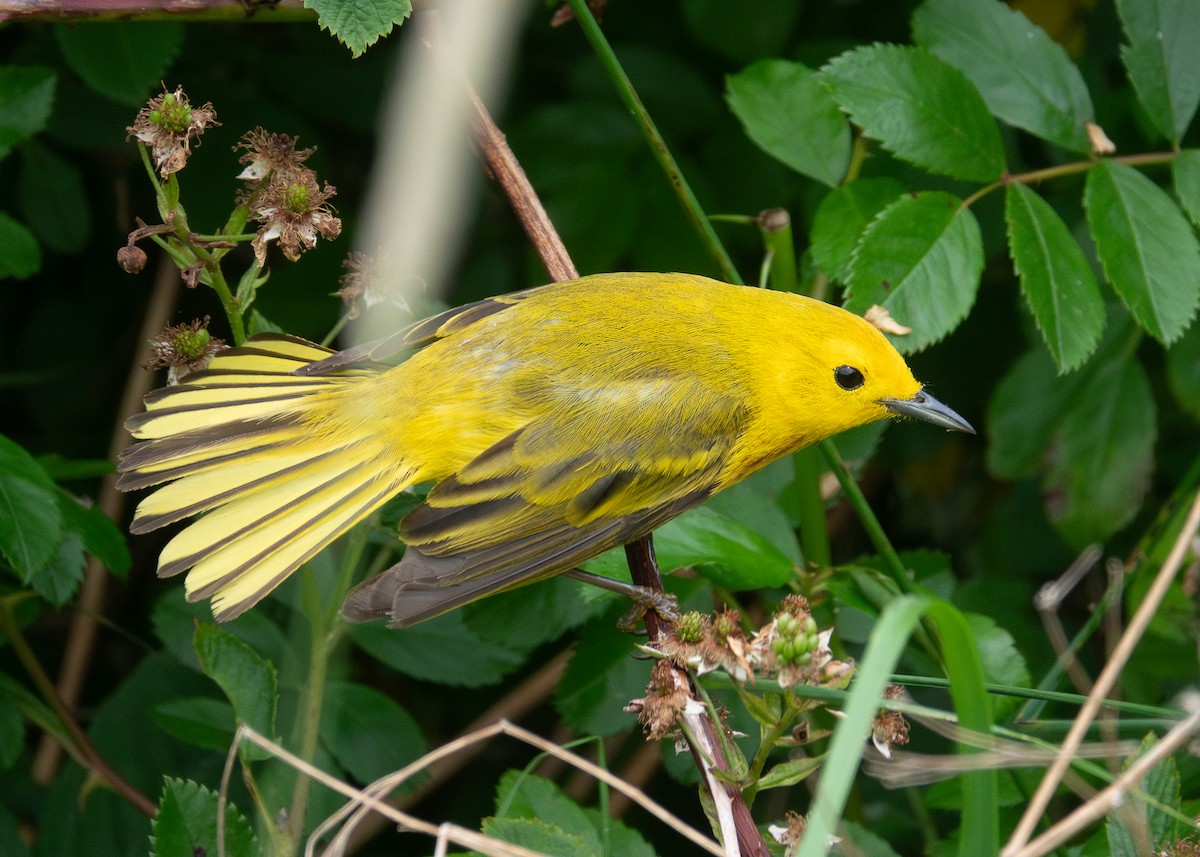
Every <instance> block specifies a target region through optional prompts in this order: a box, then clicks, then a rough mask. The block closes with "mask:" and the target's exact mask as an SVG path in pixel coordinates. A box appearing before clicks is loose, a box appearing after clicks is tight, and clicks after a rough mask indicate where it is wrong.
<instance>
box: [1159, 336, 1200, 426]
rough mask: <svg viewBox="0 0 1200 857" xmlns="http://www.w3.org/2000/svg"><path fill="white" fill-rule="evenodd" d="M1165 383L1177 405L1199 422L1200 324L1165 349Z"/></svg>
mask: <svg viewBox="0 0 1200 857" xmlns="http://www.w3.org/2000/svg"><path fill="white" fill-rule="evenodd" d="M1167 381H1168V383H1170V385H1171V392H1172V393H1174V394H1175V398H1176V399H1178V400H1179V403H1180V404H1181V405H1183V406H1184V407H1185V408H1186V409H1187V410H1188V411H1189V412H1190V413H1191V415H1192V416H1193V417H1194V418H1195V419H1197V420H1200V324H1193V325H1192V326H1191V327H1190V328H1189V329H1188V332H1187V333H1185V334H1184V335H1183V336H1181V337H1180V338H1179V339H1177V340H1176V341H1175V343H1174V344H1173V345H1172V346H1171V347H1170V348H1169V349H1167Z"/></svg>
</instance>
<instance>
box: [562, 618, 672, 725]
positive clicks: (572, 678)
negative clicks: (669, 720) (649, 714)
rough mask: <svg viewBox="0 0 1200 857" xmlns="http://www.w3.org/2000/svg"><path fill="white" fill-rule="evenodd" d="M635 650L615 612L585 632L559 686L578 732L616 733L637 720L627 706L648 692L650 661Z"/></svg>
mask: <svg viewBox="0 0 1200 857" xmlns="http://www.w3.org/2000/svg"><path fill="white" fill-rule="evenodd" d="M630 654H631V641H630V638H629V635H628V634H626V633H624V632H622V631H620V630H618V629H617V627H616V623H615V622H614V621H613V618H612V617H611V616H607V615H606V616H602V617H601V618H599V619H596V620H595V621H593V622H591V623H589V624H588V625H587V627H586V628H584V630H583V631H582V632H581V634H580V638H579V644H578V645H577V646H576V648H575V652H574V654H573V655H572V656H571V661H570V663H568V664H567V669H566V671H565V672H564V673H563V677H562V680H561V681H559V683H558V687H556V688H555V691H554V702H555V706H556V707H557V709H558V712H559V714H561V715H562V717H563V719H564V720H565V721H566V722H567V724H568V725H569V726H570V727H571V728H572V729H574V730H575V731H576V732H580V733H582V734H587V735H615V734H616V733H618V732H623V731H625V730H627V729H629V728H631V727H632V726H634V724H635V723H636V722H637V721H636V719H635V718H634V717H633V715H631V714H626V713H624V712H623V711H622V709H624V707H625V705H626V704H627V703H628V702H629V700H631V699H637V698H639V697H643V696H645V695H646V682H647V681H648V680H649V678H650V665H649V664H648V663H647V662H646V661H642V660H636V659H634V658H632V657H630Z"/></svg>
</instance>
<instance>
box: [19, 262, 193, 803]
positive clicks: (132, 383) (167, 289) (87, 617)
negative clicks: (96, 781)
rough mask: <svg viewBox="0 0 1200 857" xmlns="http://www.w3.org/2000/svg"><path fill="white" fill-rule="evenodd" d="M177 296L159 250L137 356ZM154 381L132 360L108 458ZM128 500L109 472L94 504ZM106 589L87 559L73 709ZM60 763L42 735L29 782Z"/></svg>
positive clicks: (68, 694)
mask: <svg viewBox="0 0 1200 857" xmlns="http://www.w3.org/2000/svg"><path fill="white" fill-rule="evenodd" d="M178 294H179V268H178V267H177V266H176V265H175V263H174V262H173V261H172V260H171V258H170V257H169V256H167V255H166V254H163V255H162V256H161V257H160V258H159V262H158V265H157V267H156V268H155V271H154V286H153V289H152V291H151V293H150V304H149V305H148V306H147V307H146V315H145V317H144V318H143V319H142V327H141V330H139V331H138V345H139V350H138V354H139V356H144V354H143V351H144V349H143V348H142V346H144V345H145V343H146V342H147V341H148V340H150V339H153V338H154V335H155V334H157V333H158V332H159V331H160V330H162V329H163V328H164V327H166V326H167V321H168V320H169V319H170V317H171V311H172V310H173V309H174V308H175V298H176V296H177V295H178ZM153 382H154V374H153V373H152V372H147V371H146V370H145V369H143V368H142V366H141V362H140V360H139V359H136V358H135V359H134V361H133V363H132V365H131V366H130V367H129V375H128V376H127V377H126V379H125V390H124V392H122V394H121V403H120V404H119V405H118V406H117V423H116V425H115V426H113V433H112V438H111V439H110V440H109V443H108V460H109V461H116V460H117V456H118V455H120V454H121V451H122V450H123V449H125V447H127V446H129V444H130V443H132V440H133V439H132V438H131V437H130V436H129V432H127V431H125V419H126V418H127V417H129V416H132V415H133V414H136V413H137V412H138V411H140V410H141V409H142V398H143V397H144V396H145V395H146V394H147V393H149V392H150V387H151V386H152V385H153ZM127 498H128V495H127V494H125V493H123V492H121V491H118V490H117V477H116V475H115V474H112V475H109V476H106V477H105V478H104V481H103V482H102V483H101V484H100V496H99V498H98V500H97V504H98V505H99V507H100V511H102V512H104V514H105V515H107V516H108V517H109V519H111V520H113V521H119V520H120V519H121V515H122V514H123V513H124V511H125V504H126V502H127ZM107 589H108V570H107V569H106V568H105V567H104V565H103V563H101V562H100V561H99V560H98V559H96V558H95V557H94V556H92V557H88V563H87V570H86V571H85V572H84V576H83V587H82V589H81V590H80V592H79V601H78V602H77V603H76V605H75V612H74V615H73V616H72V617H71V628H70V630H69V631H68V633H67V642H66V646H65V648H64V650H63V662H62V666H61V667H60V668H59V672H58V683H57V692H58V698H59V699H60V700H61V701H62V704H63V706H65V707H66V709H67V710H68V711H74V710H75V708H76V706H78V705H79V696H80V694H81V693H82V691H83V685H84V679H85V678H86V677H87V672H88V668H89V667H90V666H91V664H92V654H93V653H94V652H95V650H96V633H97V631H98V629H99V625H98V624H97V622H96V616H97V615H98V614H99V613H100V612H101V611H102V609H103V607H104V595H105V592H106V591H107ZM61 762H62V747H61V746H60V745H59V743H58V742H57V741H56V740H54V738H53V737H52V736H50V735H43V736H42V739H41V743H40V744H39V745H38V750H37V755H36V756H35V757H34V760H33V771H32V776H33V780H34V782H37V783H41V784H42V785H45V784H47V783H49V782H50V781H51V780H53V779H54V777H55V776H56V775H57V774H58V766H59V764H60V763H61Z"/></svg>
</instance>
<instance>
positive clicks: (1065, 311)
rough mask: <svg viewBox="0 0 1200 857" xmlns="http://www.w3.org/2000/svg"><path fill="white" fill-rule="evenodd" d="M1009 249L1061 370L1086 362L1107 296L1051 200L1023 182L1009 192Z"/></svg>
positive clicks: (1096, 337) (1100, 326)
mask: <svg viewBox="0 0 1200 857" xmlns="http://www.w3.org/2000/svg"><path fill="white" fill-rule="evenodd" d="M1004 212H1005V218H1006V219H1007V221H1008V247H1009V252H1010V253H1011V254H1012V259H1013V266H1014V267H1015V268H1016V271H1017V274H1018V275H1019V276H1020V278H1021V290H1022V291H1023V292H1024V293H1025V299H1026V300H1027V301H1028V302H1029V309H1030V310H1031V311H1032V312H1033V317H1034V320H1035V321H1036V322H1037V325H1038V328H1039V329H1040V330H1041V331H1042V338H1043V339H1044V340H1045V342H1046V347H1047V348H1049V349H1050V354H1051V355H1053V357H1054V362H1055V364H1056V365H1057V366H1058V371H1059V372H1069V371H1070V370H1072V369H1074V368H1075V367H1077V366H1079V365H1080V364H1081V363H1083V361H1084V360H1086V359H1087V358H1088V357H1089V356H1090V355H1091V353H1092V352H1093V351H1094V350H1095V348H1096V343H1097V342H1099V341H1100V334H1101V332H1103V330H1104V298H1102V297H1101V295H1100V285H1099V284H1098V283H1097V282H1096V277H1095V275H1093V274H1092V267H1091V265H1089V264H1088V261H1087V259H1086V258H1085V257H1084V255H1083V251H1082V250H1081V249H1080V248H1079V243H1078V242H1077V241H1075V239H1074V238H1073V237H1072V236H1071V233H1070V231H1069V230H1068V229H1067V226H1066V224H1065V223H1063V222H1062V219H1061V218H1059V216H1058V215H1057V214H1056V213H1055V211H1054V209H1053V208H1051V207H1050V204H1049V203H1048V202H1046V201H1045V200H1044V199H1042V198H1041V197H1040V196H1039V195H1038V194H1037V193H1035V192H1034V191H1032V190H1030V189H1029V188H1028V187H1026V186H1025V185H1023V184H1021V183H1020V182H1013V183H1012V184H1010V185H1009V186H1008V188H1007V190H1006V191H1005V206H1004Z"/></svg>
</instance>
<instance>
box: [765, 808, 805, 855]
mask: <svg viewBox="0 0 1200 857" xmlns="http://www.w3.org/2000/svg"><path fill="white" fill-rule="evenodd" d="M783 822H784V823H783V824H772V825H771V826H770V827H768V828H767V832H768V833H770V834H771V838H772V839H774V840H775V841H776V842H778V843H779V844H780V845H785V846H787V849H786V850H785V851H784V854H785V855H788V857H790V855H792V854H794V853H796V850H797V849H798V848H799V846H800V842H801V840H802V839H803V838H804V828H805V826H806V823H805V820H804V816H802V815H801V814H800V813H798V812H792V811H788V812H787V813H786V814H785V815H784V816H783Z"/></svg>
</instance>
